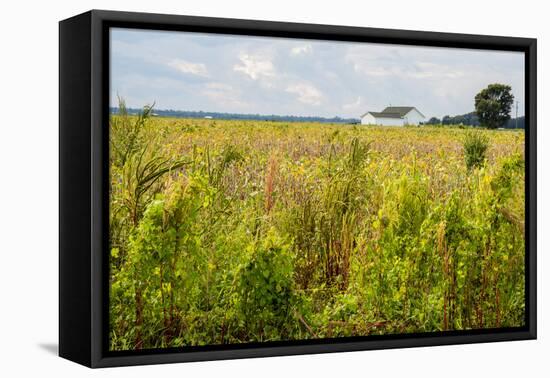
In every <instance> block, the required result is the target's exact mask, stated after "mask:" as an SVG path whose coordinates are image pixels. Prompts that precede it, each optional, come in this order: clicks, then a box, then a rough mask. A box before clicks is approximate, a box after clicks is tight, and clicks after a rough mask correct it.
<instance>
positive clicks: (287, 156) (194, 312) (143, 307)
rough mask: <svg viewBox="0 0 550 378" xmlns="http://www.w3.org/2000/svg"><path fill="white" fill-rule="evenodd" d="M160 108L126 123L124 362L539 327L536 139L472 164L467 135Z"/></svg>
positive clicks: (114, 268)
mask: <svg viewBox="0 0 550 378" xmlns="http://www.w3.org/2000/svg"><path fill="white" fill-rule="evenodd" d="M149 113H150V110H149V109H145V114H144V115H142V116H139V117H138V116H129V115H125V114H124V111H123V114H122V115H116V116H113V117H112V119H111V124H110V134H111V141H110V144H111V161H110V164H111V193H110V195H111V197H110V198H111V204H110V222H111V235H110V240H111V258H110V270H111V271H110V335H109V336H110V348H111V349H112V350H131V349H140V348H162V347H179V346H190V345H207V344H232V343H247V342H258V341H276V340H296V339H311V338H331V337H343V336H366V335H377V334H396V333H397V334H399V333H409V332H433V331H445V330H467V329H479V328H495V327H518V326H522V325H523V324H524V274H525V270H524V218H525V217H524V156H523V147H524V133H523V132H522V131H475V133H477V134H478V135H479V134H483V135H485V137H486V138H487V140H488V149H487V151H486V159H485V160H484V159H483V158H482V159H477V160H476V161H478V163H477V164H474V165H473V166H472V167H471V168H468V167H467V165H466V161H467V156H465V149H464V147H463V143H464V140H465V138H467V135H468V133H472V131H468V130H465V129H461V128H458V127H450V128H447V127H446V128H437V127H411V128H409V127H406V128H391V127H371V126H360V125H356V126H354V125H336V124H330V125H329V124H317V123H289V124H285V123H276V122H267V121H266V122H259V121H219V120H206V119H205V120H197V119H170V118H151V117H149ZM482 152H483V151H482ZM482 156H483V153H482Z"/></svg>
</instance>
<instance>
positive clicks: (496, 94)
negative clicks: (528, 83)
mask: <svg viewBox="0 0 550 378" xmlns="http://www.w3.org/2000/svg"><path fill="white" fill-rule="evenodd" d="M513 103H514V95H513V94H512V87H510V86H509V85H505V84H490V85H489V86H488V87H487V88H485V89H483V90H482V91H481V92H479V93H478V94H477V95H476V97H475V107H476V114H477V116H478V117H479V121H480V123H481V124H482V125H483V126H486V127H488V128H489V129H496V128H498V127H502V126H503V125H504V124H505V123H506V122H507V121H508V120H509V119H510V111H511V110H512V104H513Z"/></svg>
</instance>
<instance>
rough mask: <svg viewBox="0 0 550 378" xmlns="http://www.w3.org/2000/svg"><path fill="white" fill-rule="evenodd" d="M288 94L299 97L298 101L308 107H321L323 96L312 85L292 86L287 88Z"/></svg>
mask: <svg viewBox="0 0 550 378" xmlns="http://www.w3.org/2000/svg"><path fill="white" fill-rule="evenodd" d="M286 91H287V92H288V93H293V94H295V95H297V97H298V101H300V102H302V103H304V104H308V105H315V106H319V105H321V102H322V100H323V94H322V93H321V91H319V90H318V89H317V88H315V87H314V86H313V85H311V84H307V83H300V84H292V85H289V86H288V87H287V88H286Z"/></svg>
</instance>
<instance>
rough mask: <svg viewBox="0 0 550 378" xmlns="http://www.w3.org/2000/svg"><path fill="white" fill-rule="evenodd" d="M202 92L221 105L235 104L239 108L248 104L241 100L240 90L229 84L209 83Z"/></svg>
mask: <svg viewBox="0 0 550 378" xmlns="http://www.w3.org/2000/svg"><path fill="white" fill-rule="evenodd" d="M201 93H202V94H203V95H204V96H206V97H208V98H209V99H210V100H212V101H214V102H216V103H218V104H219V105H223V106H235V107H239V108H244V107H246V106H247V104H246V103H245V102H244V101H242V100H241V93H240V91H239V90H237V89H235V88H233V87H232V86H231V85H229V84H224V83H218V82H212V83H207V84H206V85H205V89H203V91H202V92H201Z"/></svg>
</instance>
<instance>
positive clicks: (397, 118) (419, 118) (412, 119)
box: [361, 106, 426, 126]
mask: <svg viewBox="0 0 550 378" xmlns="http://www.w3.org/2000/svg"><path fill="white" fill-rule="evenodd" d="M425 119H426V117H424V114H422V113H420V112H419V111H418V109H416V108H415V107H414V106H388V107H387V108H386V109H384V110H382V111H381V112H366V113H365V114H363V115H362V116H361V124H362V125H381V126H406V125H418V124H420V122H423V121H424V120H425Z"/></svg>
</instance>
